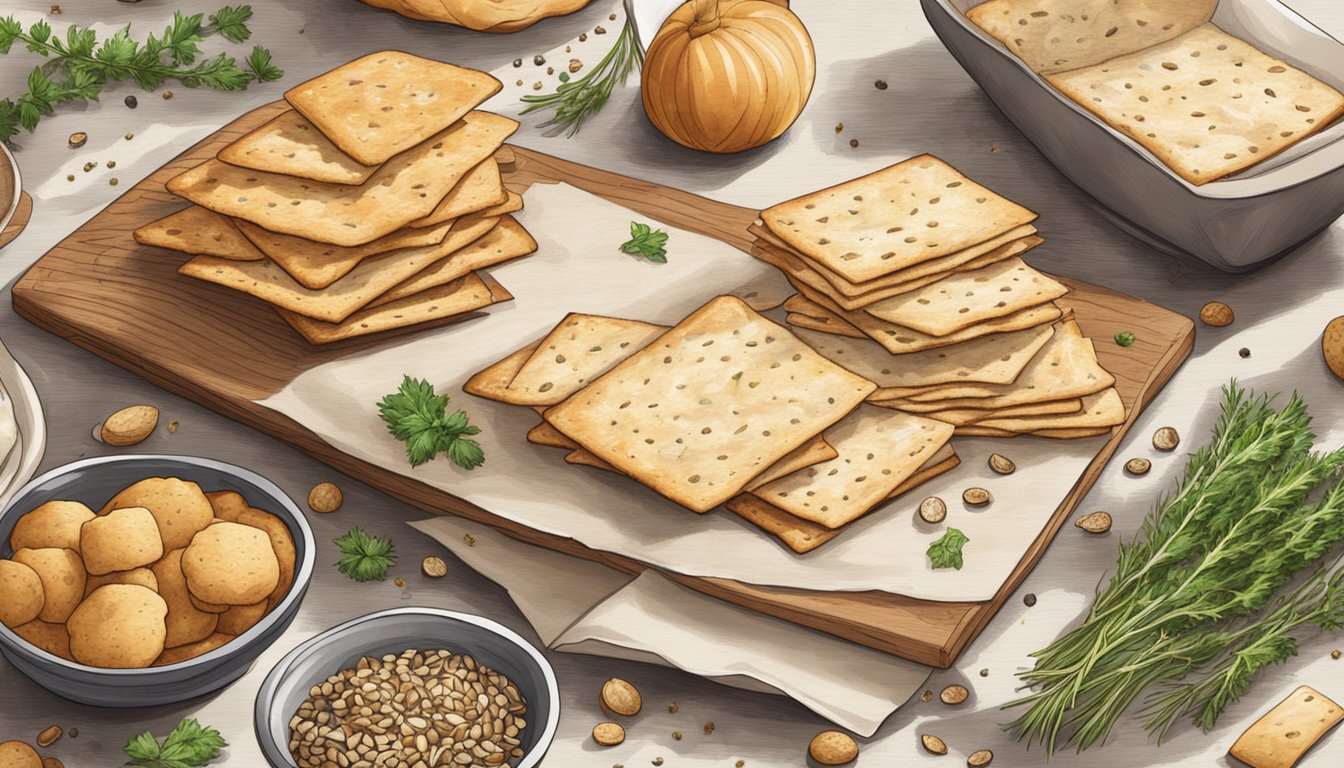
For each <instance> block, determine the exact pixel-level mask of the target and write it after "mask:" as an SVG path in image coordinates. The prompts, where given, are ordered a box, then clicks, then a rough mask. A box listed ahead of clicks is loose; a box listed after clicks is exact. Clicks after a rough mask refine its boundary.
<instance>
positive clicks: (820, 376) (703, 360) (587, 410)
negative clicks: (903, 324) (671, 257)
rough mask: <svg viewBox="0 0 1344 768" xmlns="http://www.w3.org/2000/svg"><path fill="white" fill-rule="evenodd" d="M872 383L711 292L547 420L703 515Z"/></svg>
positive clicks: (832, 418)
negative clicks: (694, 308)
mask: <svg viewBox="0 0 1344 768" xmlns="http://www.w3.org/2000/svg"><path fill="white" fill-rule="evenodd" d="M875 388H876V385H874V384H873V383H872V382H870V381H868V380H867V379H863V378H860V377H858V376H855V375H853V374H851V373H849V372H848V371H846V370H845V369H843V368H841V367H839V366H837V365H835V364H834V363H831V362H830V361H829V360H826V359H825V358H823V357H821V356H820V355H818V354H817V353H816V352H814V351H813V350H812V348H811V347H808V346H807V345H806V344H804V343H803V342H802V341H800V340H799V339H798V338H797V337H796V336H794V335H793V334H791V333H789V332H788V331H787V330H786V329H784V328H783V327H781V326H779V325H776V324H775V323H774V322H772V321H770V320H768V319H766V318H765V317H763V316H761V315H759V314H758V313H756V312H755V311H753V310H752V309H751V308H750V307H748V306H747V305H746V304H745V303H744V302H742V301H741V300H740V299H737V298H735V297H729V296H721V297H719V298H716V299H714V300H712V301H710V302H709V303H708V304H706V305H705V306H703V307H701V308H700V309H699V310H697V311H696V312H695V313H693V314H692V315H691V316H690V317H688V318H686V319H685V320H683V321H682V322H681V323H679V324H678V325H677V326H676V327H674V328H673V329H672V330H671V331H668V332H667V333H666V334H664V335H663V336H662V337H660V338H659V339H658V340H657V342H655V343H654V344H653V345H652V346H650V347H647V348H645V349H644V350H642V351H641V352H638V353H636V354H635V355H634V356H632V357H630V358H628V359H627V360H625V361H624V362H622V363H621V364H619V365H617V366H616V367H615V368H613V369H612V370H611V371H609V372H608V373H606V374H605V375H603V376H602V377H601V378H599V379H597V380H596V381H594V382H593V383H592V384H590V385H588V386H587V387H586V388H584V389H582V390H580V391H579V392H577V393H576V394H575V395H574V396H572V397H570V398H569V399H568V400H566V401H565V402H563V403H561V404H559V405H557V406H555V407H553V408H551V409H550V410H548V411H547V412H546V420H547V421H549V422H550V423H551V424H553V425H555V426H556V427H557V428H558V429H559V430H560V431H561V432H563V433H564V434H565V435H567V436H568V437H569V438H571V439H572V440H574V441H575V442H577V443H579V444H580V445H582V446H583V447H584V448H587V449H588V450H589V451H591V452H592V453H593V454H594V455H596V456H598V457H599V458H601V459H603V460H604V461H606V462H608V463H610V464H612V465H613V466H615V467H617V468H618V469H620V470H622V471H623V472H626V473H627V474H629V475H631V476H632V477H634V478H636V479H637V480H639V481H640V482H642V483H644V484H645V485H647V486H649V487H650V488H652V489H653V490H655V491H657V492H659V493H661V494H663V495H664V496H667V497H668V498H670V499H672V500H673V501H676V502H678V503H680V504H683V505H684V506H686V507H688V508H690V509H692V510H694V511H697V512H706V511H708V510H710V509H712V508H714V507H715V506H717V505H719V504H721V503H723V502H724V501H727V500H728V499H730V498H732V497H733V496H734V495H736V494H737V493H738V492H739V491H740V490H741V489H742V488H743V487H744V486H746V485H747V483H749V482H750V481H751V479H752V478H753V477H755V476H756V475H759V474H760V473H761V472H762V471H763V470H765V469H766V468H767V467H769V466H770V465H772V464H774V463H775V462H776V461H778V460H779V459H781V458H783V457H784V456H785V455H786V454H788V453H789V452H791V451H792V450H794V449H795V448H797V447H798V446H800V445H802V444H803V443H805V442H807V440H808V439H810V437H812V436H814V435H816V434H818V433H820V432H821V431H822V430H824V429H825V428H826V427H828V426H830V425H831V424H833V423H835V422H836V421H839V420H840V419H841V418H842V417H844V415H845V414H847V413H848V412H849V411H851V410H853V409H854V408H855V406H857V405H858V404H859V403H861V402H862V401H863V399H864V398H865V397H866V396H867V395H868V394H870V393H871V392H872V391H873V390H874V389H875Z"/></svg>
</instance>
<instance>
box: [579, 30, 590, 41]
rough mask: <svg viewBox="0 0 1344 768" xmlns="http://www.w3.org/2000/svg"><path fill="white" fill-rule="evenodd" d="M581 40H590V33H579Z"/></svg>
mask: <svg viewBox="0 0 1344 768" xmlns="http://www.w3.org/2000/svg"><path fill="white" fill-rule="evenodd" d="M579 42H580V43H586V42H588V33H587V32H580V33H579Z"/></svg>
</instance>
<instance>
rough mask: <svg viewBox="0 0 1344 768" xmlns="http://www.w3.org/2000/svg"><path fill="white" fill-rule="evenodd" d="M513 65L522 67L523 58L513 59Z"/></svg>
mask: <svg viewBox="0 0 1344 768" xmlns="http://www.w3.org/2000/svg"><path fill="white" fill-rule="evenodd" d="M513 66H514V67H521V66H523V60H522V59H514V60H513Z"/></svg>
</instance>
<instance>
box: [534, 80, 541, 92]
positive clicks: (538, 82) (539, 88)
mask: <svg viewBox="0 0 1344 768" xmlns="http://www.w3.org/2000/svg"><path fill="white" fill-rule="evenodd" d="M532 90H534V91H540V90H541V81H540V80H538V81H537V82H535V83H533V84H532Z"/></svg>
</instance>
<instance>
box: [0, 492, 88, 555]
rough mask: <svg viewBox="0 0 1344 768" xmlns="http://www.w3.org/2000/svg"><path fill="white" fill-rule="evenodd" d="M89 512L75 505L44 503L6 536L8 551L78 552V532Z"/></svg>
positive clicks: (28, 514) (83, 507) (23, 517)
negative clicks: (53, 550)
mask: <svg viewBox="0 0 1344 768" xmlns="http://www.w3.org/2000/svg"><path fill="white" fill-rule="evenodd" d="M93 517H94V515H93V511H92V510H90V509H89V508H88V507H86V506H84V505H83V504H80V503H79V502H78V501H48V502H47V503H45V504H43V505H41V506H39V507H37V508H36V509H34V510H33V511H31V512H28V513H27V514H25V515H23V516H22V517H20V518H19V519H18V521H17V522H15V523H14V530H13V531H11V532H10V534H9V546H10V549H13V550H14V551H16V552H17V551H18V550H20V549H25V548H26V549H43V548H45V547H56V548H58V549H73V550H75V551H76V552H78V551H79V529H80V526H82V525H84V523H86V522H88V521H90V520H92V519H93Z"/></svg>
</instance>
